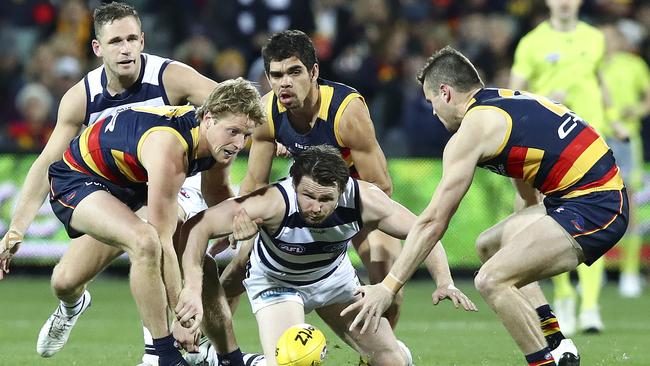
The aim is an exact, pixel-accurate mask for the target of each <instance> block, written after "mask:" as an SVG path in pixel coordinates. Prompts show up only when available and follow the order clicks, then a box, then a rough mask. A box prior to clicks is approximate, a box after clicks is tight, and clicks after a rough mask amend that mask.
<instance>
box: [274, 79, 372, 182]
mask: <svg viewBox="0 0 650 366" xmlns="http://www.w3.org/2000/svg"><path fill="white" fill-rule="evenodd" d="M318 87H319V91H320V110H319V111H318V117H317V118H316V122H315V123H314V126H313V128H312V129H311V130H310V131H309V132H307V133H305V134H301V133H299V132H297V131H296V130H295V129H294V128H293V126H292V125H291V121H289V116H288V114H287V109H286V108H285V107H284V106H283V105H282V104H281V103H280V101H279V100H278V97H277V96H276V95H274V94H273V92H269V94H270V95H271V97H270V98H268V103H267V105H266V115H267V121H268V124H269V128H270V130H271V131H270V132H271V136H273V138H274V139H275V140H276V141H277V142H279V143H281V144H282V145H284V146H285V147H286V148H287V150H288V151H289V152H290V153H291V154H292V155H294V156H295V155H297V154H299V153H300V152H302V151H305V150H307V149H308V148H309V147H311V146H316V145H329V146H334V147H336V148H338V149H339V151H340V152H341V155H342V156H343V159H344V160H345V161H346V163H347V164H348V167H349V168H350V174H351V175H352V176H353V177H355V178H359V174H358V173H357V171H356V168H355V167H354V162H353V161H352V157H351V156H350V149H349V148H348V147H346V146H345V145H344V144H343V140H342V139H341V136H340V135H339V123H340V122H341V116H342V115H343V111H345V108H346V107H347V106H348V104H349V103H350V102H351V101H352V100H353V99H356V98H360V99H361V100H363V97H362V96H361V94H359V92H357V91H356V90H355V89H354V88H352V87H349V86H347V85H345V84H341V83H336V82H333V81H328V80H325V79H320V78H319V79H318Z"/></svg>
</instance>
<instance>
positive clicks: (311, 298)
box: [244, 255, 361, 314]
mask: <svg viewBox="0 0 650 366" xmlns="http://www.w3.org/2000/svg"><path fill="white" fill-rule="evenodd" d="M249 266H250V268H249V270H248V277H247V278H246V279H245V280H244V286H245V287H246V293H247V294H248V300H249V301H250V303H251V307H252V309H253V314H255V313H257V311H258V310H260V309H262V308H265V307H267V306H269V305H274V304H278V303H282V302H286V301H294V302H297V303H299V304H301V305H302V306H303V307H304V309H305V314H307V313H309V312H311V311H312V310H314V309H318V308H321V307H324V306H327V305H331V304H340V303H349V302H352V301H353V300H354V293H355V291H356V290H357V288H358V287H359V286H361V282H360V281H359V277H357V273H356V271H355V269H354V267H353V266H352V263H350V259H349V258H348V256H347V255H346V256H345V258H344V259H343V261H342V262H341V264H339V266H338V267H337V268H336V270H335V271H334V272H333V273H332V274H331V275H329V276H328V277H326V278H324V279H322V280H320V281H318V282H315V283H313V284H311V285H306V286H296V285H292V284H288V283H286V282H283V281H280V280H277V279H275V278H273V277H270V276H268V275H267V274H265V273H264V271H262V269H261V268H259V267H258V266H255V265H254V264H253V265H251V262H249Z"/></svg>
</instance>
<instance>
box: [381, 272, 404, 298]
mask: <svg viewBox="0 0 650 366" xmlns="http://www.w3.org/2000/svg"><path fill="white" fill-rule="evenodd" d="M381 283H382V284H383V285H384V286H386V288H388V289H389V290H390V291H391V292H392V293H393V295H394V294H396V293H398V292H399V290H400V289H401V288H402V286H404V281H401V280H400V279H398V278H397V277H395V275H393V274H392V273H389V274H388V276H386V278H384V280H383V281H381Z"/></svg>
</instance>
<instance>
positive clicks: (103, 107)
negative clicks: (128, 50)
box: [84, 53, 172, 125]
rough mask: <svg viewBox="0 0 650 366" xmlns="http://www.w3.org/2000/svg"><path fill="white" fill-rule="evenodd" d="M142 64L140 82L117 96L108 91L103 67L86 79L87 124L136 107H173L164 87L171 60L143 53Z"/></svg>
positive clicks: (92, 72) (85, 119)
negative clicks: (163, 76) (165, 75)
mask: <svg viewBox="0 0 650 366" xmlns="http://www.w3.org/2000/svg"><path fill="white" fill-rule="evenodd" d="M140 61H141V64H140V65H141V67H140V76H139V77H138V80H137V81H136V82H135V83H134V84H133V85H132V86H131V87H130V88H128V89H127V90H125V91H124V92H122V93H120V94H117V95H114V96H111V95H110V94H109V93H108V91H107V90H106V84H107V80H106V71H105V70H104V65H102V66H100V67H98V68H96V69H95V70H93V71H91V72H89V73H88V75H86V77H84V84H85V85H86V116H85V118H84V124H86V125H92V124H93V123H95V122H97V121H98V120H101V119H104V118H106V117H108V116H112V115H114V114H116V113H118V112H120V111H123V110H126V109H129V108H133V107H142V106H161V105H169V104H170V103H169V100H168V99H167V94H166V93H165V87H164V86H163V83H162V75H163V72H164V71H165V68H167V65H169V64H170V63H171V62H172V60H169V59H166V58H162V57H158V56H155V55H149V54H145V53H143V54H141V55H140Z"/></svg>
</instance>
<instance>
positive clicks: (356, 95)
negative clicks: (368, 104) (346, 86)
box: [334, 93, 365, 147]
mask: <svg viewBox="0 0 650 366" xmlns="http://www.w3.org/2000/svg"><path fill="white" fill-rule="evenodd" d="M355 98H361V101H362V102H364V104H365V101H364V99H363V97H362V96H361V94H359V93H350V94H348V96H347V97H345V99H343V101H342V102H341V104H340V105H339V109H338V110H337V111H336V116H334V136H336V142H337V143H338V144H339V145H340V146H342V147H346V146H345V145H344V144H343V140H342V139H341V135H340V134H339V124H340V123H341V116H343V111H345V108H346V107H347V106H348V104H350V102H351V101H352V99H355Z"/></svg>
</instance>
